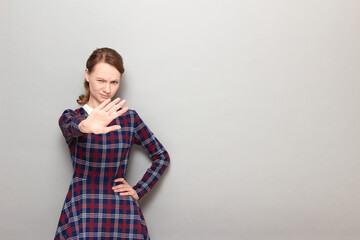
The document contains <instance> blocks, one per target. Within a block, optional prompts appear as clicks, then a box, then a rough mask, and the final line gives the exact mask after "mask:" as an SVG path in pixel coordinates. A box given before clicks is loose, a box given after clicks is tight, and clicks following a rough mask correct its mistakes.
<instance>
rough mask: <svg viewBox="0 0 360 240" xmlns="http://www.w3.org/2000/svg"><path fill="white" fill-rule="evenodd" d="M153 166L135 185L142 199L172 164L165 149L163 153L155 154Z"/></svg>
mask: <svg viewBox="0 0 360 240" xmlns="http://www.w3.org/2000/svg"><path fill="white" fill-rule="evenodd" d="M153 159H154V161H153V163H152V165H151V167H150V168H149V169H148V170H147V171H146V172H145V174H144V176H143V177H142V178H141V179H140V181H139V182H138V183H137V184H136V185H135V186H134V187H133V188H134V190H135V191H136V193H137V194H138V196H139V199H141V198H142V197H143V196H144V195H145V194H146V193H147V192H149V191H150V190H151V189H152V188H153V187H154V185H155V184H156V183H157V182H158V181H159V179H160V177H161V176H162V175H163V173H164V172H165V170H166V168H167V167H168V166H169V164H170V157H169V154H168V152H167V151H166V150H165V149H164V150H163V151H162V153H161V154H159V155H157V156H155V157H154V158H153Z"/></svg>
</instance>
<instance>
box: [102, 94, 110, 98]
mask: <svg viewBox="0 0 360 240" xmlns="http://www.w3.org/2000/svg"><path fill="white" fill-rule="evenodd" d="M100 96H101V97H102V98H109V96H108V95H104V94H100Z"/></svg>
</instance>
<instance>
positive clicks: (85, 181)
mask: <svg viewBox="0 0 360 240" xmlns="http://www.w3.org/2000/svg"><path fill="white" fill-rule="evenodd" d="M87 116H88V113H87V112H86V111H85V110H84V108H82V107H81V108H78V109H76V110H71V109H67V110H65V111H64V112H63V114H62V115H61V117H60V119H59V125H60V128H61V131H62V133H63V135H64V137H65V140H66V142H67V144H68V146H69V149H70V155H71V159H72V162H73V169H74V174H73V178H72V180H71V182H70V187H69V190H68V193H67V195H66V198H65V202H64V205H63V209H62V211H61V215H60V219H59V224H58V227H57V229H56V234H55V238H54V239H55V240H85V239H86V240H93V239H99V240H100V239H147V240H148V239H150V237H149V234H148V230H147V226H146V222H145V219H144V216H143V214H142V212H141V209H140V206H139V204H138V203H137V201H135V200H134V199H133V198H132V197H131V196H120V195H119V193H116V192H114V191H113V190H112V187H113V186H116V185H118V183H116V182H114V180H115V179H116V178H125V174H126V167H127V163H128V159H129V154H130V149H131V146H132V145H133V144H138V145H142V146H143V147H144V148H145V149H146V151H147V152H148V154H149V156H150V157H151V159H152V160H153V163H152V165H151V167H150V168H149V169H148V170H147V171H146V173H145V174H144V176H143V177H142V179H141V180H140V181H139V182H138V183H137V184H136V185H135V186H134V187H133V188H134V189H135V191H136V192H137V194H138V195H139V198H140V199H141V198H142V197H143V196H144V195H145V194H146V193H147V192H148V191H150V190H151V189H152V187H153V186H154V185H155V184H156V182H157V181H158V180H159V178H160V176H161V175H162V174H163V173H164V171H165V169H166V167H167V166H168V165H169V162H170V158H169V155H168V153H167V151H166V150H165V148H164V147H163V146H162V144H161V143H160V142H159V141H158V139H157V138H156V137H155V136H154V134H153V133H152V132H151V131H150V129H149V128H148V127H147V126H146V125H145V123H144V122H143V121H142V120H141V118H140V117H139V115H138V114H137V112H136V111H135V110H128V111H127V112H126V113H125V114H123V115H121V116H120V117H118V118H116V119H114V120H113V121H112V122H111V123H110V124H109V126H111V125H120V126H121V129H119V130H116V131H111V132H109V133H106V134H93V133H90V134H85V133H82V132H81V131H80V130H79V128H78V125H79V123H80V122H81V121H82V120H84V119H86V118H87Z"/></svg>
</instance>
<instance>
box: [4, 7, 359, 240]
mask: <svg viewBox="0 0 360 240" xmlns="http://www.w3.org/2000/svg"><path fill="white" fill-rule="evenodd" d="M0 22H1V24H0V41H1V42H0V43H1V44H0V51H1V53H0V70H1V72H0V78H1V96H0V97H1V99H0V100H1V102H2V104H1V130H0V133H1V140H0V141H1V145H0V146H1V157H0V158H1V168H0V180H1V181H0V187H1V198H0V217H1V219H0V239H6V240H13V239H37V240H42V239H43V240H48V239H53V237H54V235H55V230H56V227H57V224H58V220H59V217H60V212H61V209H62V205H63V203H64V200H65V195H66V193H67V191H68V187H69V184H70V180H71V176H72V165H71V160H70V155H69V151H68V149H67V145H66V144H65V140H64V138H63V136H62V134H61V131H60V129H59V126H58V119H59V117H60V115H61V113H62V112H63V111H64V110H65V109H67V108H72V109H75V108H77V107H78V105H77V103H76V98H77V97H78V96H79V95H80V94H81V93H83V79H84V69H85V62H86V60H87V58H88V57H89V55H90V54H91V52H92V51H93V50H94V49H95V48H98V47H105V46H106V47H111V48H114V49H116V50H117V51H118V52H119V53H120V54H121V55H122V56H123V58H124V64H125V69H126V70H125V74H124V75H123V77H122V79H121V85H120V91H119V93H118V95H119V96H120V97H122V98H126V99H127V101H128V104H127V106H129V107H130V108H133V109H135V110H136V111H137V112H138V113H139V115H140V116H141V117H142V119H143V120H144V122H145V123H146V124H147V125H148V126H149V127H150V129H151V130H152V131H153V132H154V133H155V135H156V136H157V138H158V139H159V140H160V141H161V142H162V143H163V145H164V146H165V147H166V149H167V150H168V151H169V153H170V156H171V164H170V167H169V168H168V169H167V171H166V173H165V174H164V176H163V177H162V179H161V180H160V181H159V183H158V184H157V185H156V186H155V188H154V189H153V190H152V191H151V192H150V193H148V194H147V195H146V197H145V198H144V199H142V200H141V201H140V206H141V207H142V210H143V212H144V216H145V219H146V222H147V225H148V228H149V232H150V236H151V238H152V239H154V240H182V239H247V240H253V239H254V240H255V239H259V240H262V239H276V240H289V239H295V240H297V239H304V240H305V239H306V240H309V239H310V240H312V239H313V240H321V239H326V240H333V239H339V240H340V239H341V240H350V239H351V240H355V239H356V240H357V239H359V238H360V227H359V226H360V188H359V186H360V174H359V170H360V161H359V160H360V147H359V146H360V108H359V107H360V67H359V66H360V47H359V46H360V45H359V43H360V28H359V23H360V2H359V1H357V0H347V1H346V0H345V1H335V0H328V1H320V0H311V1H309V0H274V1H267V0H251V1H250V0H248V1H241V0H240V1H235V0H233V1H230V0H216V1H215V0H206V1H205V0H204V1H197V0H193V1H186V0H185V1H184V0H182V1H180V0H178V1H171V0H170V1H169V0H166V1H165V0H164V1H158V0H154V1H149V0H147V1H145V0H137V1H122V0H117V1H115V0H114V1H109V0H106V1H88V0H87V1H84V0H77V1H39V0H32V1H27V0H18V1H13V0H5V1H1V7H0ZM150 164H151V162H150V160H149V158H148V157H147V155H146V153H145V152H144V151H143V150H141V149H140V148H135V149H134V150H133V152H132V155H131V159H130V163H129V169H128V170H129V171H128V175H127V179H128V180H129V182H130V183H131V184H135V183H136V182H137V181H138V180H139V179H140V177H141V176H142V175H143V174H144V172H145V170H146V169H147V168H148V167H149V166H150Z"/></svg>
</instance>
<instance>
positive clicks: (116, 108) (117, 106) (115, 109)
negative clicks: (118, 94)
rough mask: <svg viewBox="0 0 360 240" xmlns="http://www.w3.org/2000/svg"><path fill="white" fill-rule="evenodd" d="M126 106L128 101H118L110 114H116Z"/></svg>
mask: <svg viewBox="0 0 360 240" xmlns="http://www.w3.org/2000/svg"><path fill="white" fill-rule="evenodd" d="M125 104H126V99H123V100H121V102H120V101H118V102H117V103H116V104H115V105H114V106H112V107H111V109H110V110H109V112H110V113H115V112H116V111H117V110H118V109H119V108H121V107H122V106H124V105H125Z"/></svg>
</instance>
